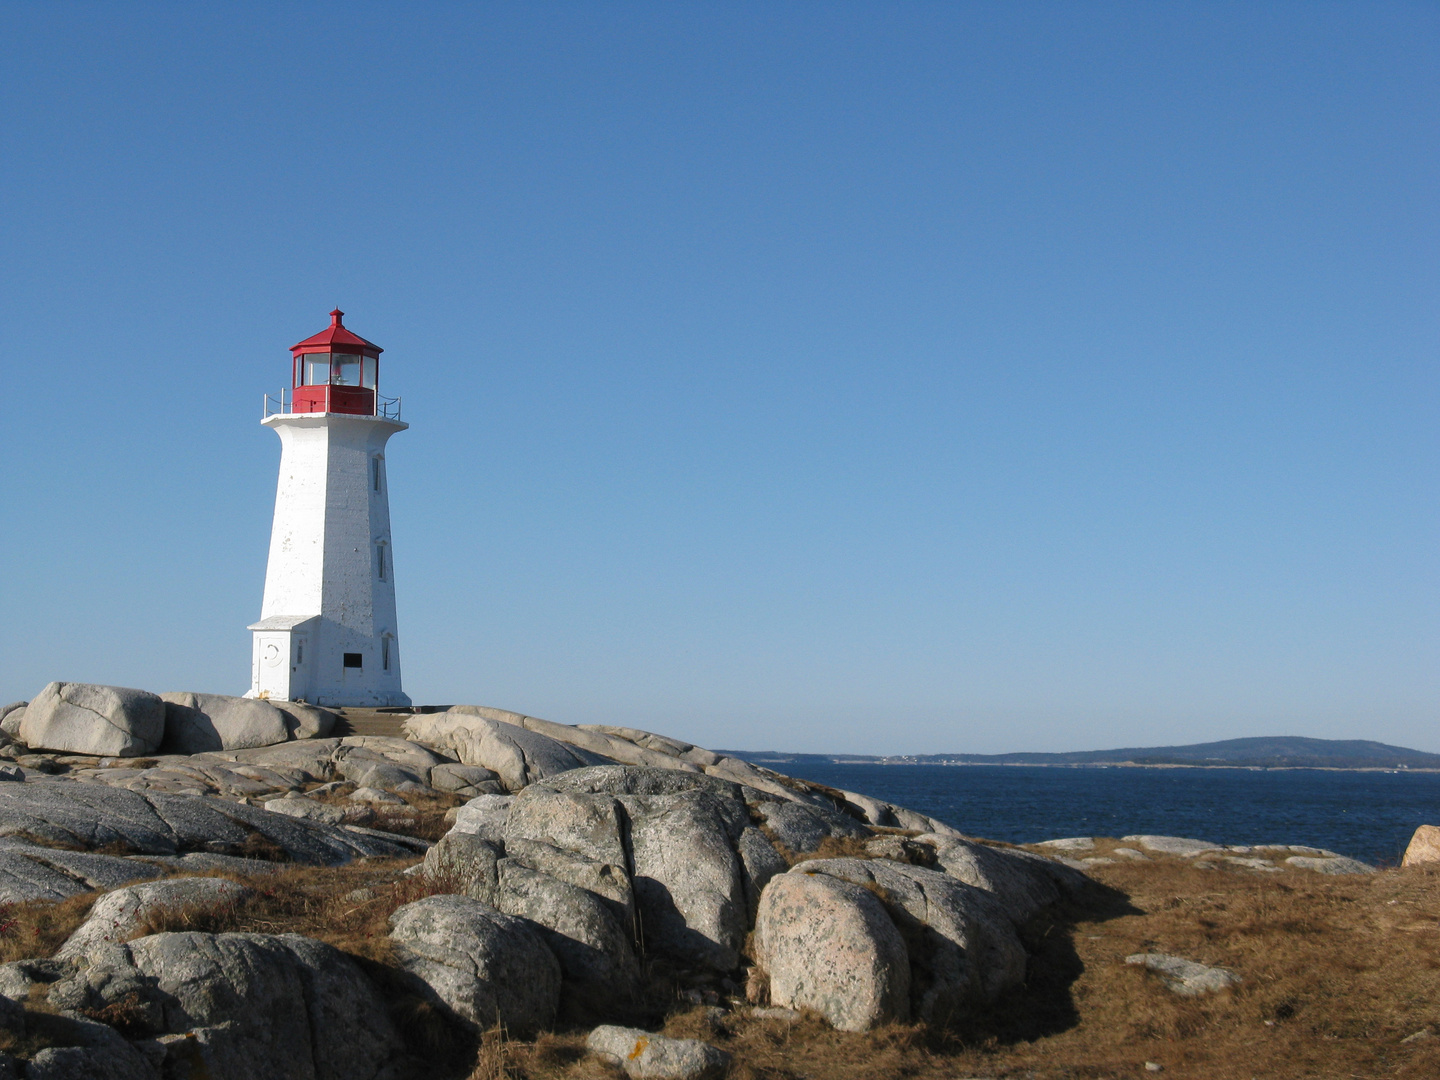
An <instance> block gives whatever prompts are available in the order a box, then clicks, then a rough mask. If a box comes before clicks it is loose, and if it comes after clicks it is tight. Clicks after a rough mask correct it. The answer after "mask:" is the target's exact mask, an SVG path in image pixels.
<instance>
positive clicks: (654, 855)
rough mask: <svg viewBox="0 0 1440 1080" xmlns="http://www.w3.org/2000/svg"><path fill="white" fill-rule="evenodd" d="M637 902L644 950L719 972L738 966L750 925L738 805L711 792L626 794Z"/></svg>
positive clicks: (741, 806) (743, 824) (741, 808)
mask: <svg viewBox="0 0 1440 1080" xmlns="http://www.w3.org/2000/svg"><path fill="white" fill-rule="evenodd" d="M623 804H624V806H625V810H626V813H627V814H628V815H629V818H630V837H629V839H630V851H631V859H632V865H633V867H634V878H633V884H634V888H635V899H636V902H637V904H638V905H639V908H640V919H641V924H642V927H643V931H644V936H645V942H646V945H647V947H651V948H656V949H659V950H661V951H662V952H667V953H670V954H671V955H673V956H677V957H680V958H681V959H683V960H686V961H689V962H692V963H698V964H704V965H707V966H709V967H712V968H715V969H716V970H718V971H730V970H733V969H734V968H735V967H737V966H739V963H740V950H741V948H742V947H743V946H744V944H745V934H746V932H747V930H748V929H749V904H748V902H747V896H746V889H745V873H744V862H743V860H742V859H741V858H740V855H739V853H738V852H737V851H736V844H737V842H738V841H739V839H740V834H741V833H742V832H743V831H744V830H745V828H746V826H747V824H748V821H747V819H746V818H745V817H744V816H743V814H744V809H745V808H744V804H743V803H741V804H739V805H738V806H737V804H735V803H733V802H727V801H724V800H721V799H717V798H715V797H714V796H713V795H711V794H710V793H709V792H704V791H698V790H697V791H691V792H686V793H683V794H678V795H648V796H647V795H630V796H625V797H624V799H623Z"/></svg>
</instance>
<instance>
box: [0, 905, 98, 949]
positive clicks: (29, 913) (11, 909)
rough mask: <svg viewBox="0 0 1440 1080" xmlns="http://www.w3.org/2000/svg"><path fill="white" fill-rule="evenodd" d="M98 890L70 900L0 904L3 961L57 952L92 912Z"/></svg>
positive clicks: (0, 942)
mask: <svg viewBox="0 0 1440 1080" xmlns="http://www.w3.org/2000/svg"><path fill="white" fill-rule="evenodd" d="M98 897H99V894H98V893H81V894H80V895H79V896H72V897H70V898H69V899H68V900H58V901H55V902H53V903H52V902H36V903H29V904H0V964H8V963H9V962H10V961H12V960H26V959H29V958H30V957H47V956H53V955H54V954H55V950H56V949H58V948H60V946H61V945H63V944H65V939H66V938H68V937H69V936H70V935H71V934H73V933H74V932H75V930H76V928H77V927H79V925H80V924H81V923H83V922H84V921H85V916H87V915H89V914H90V908H91V907H92V906H93V905H94V903H95V901H96V899H97V898H98Z"/></svg>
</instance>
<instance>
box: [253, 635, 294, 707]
mask: <svg viewBox="0 0 1440 1080" xmlns="http://www.w3.org/2000/svg"><path fill="white" fill-rule="evenodd" d="M255 651H256V657H255V660H256V666H257V669H258V670H257V672H256V674H257V676H258V677H257V679H256V680H255V682H256V687H255V688H256V689H257V690H258V691H259V694H258V695H257V696H259V697H269V698H277V699H279V700H281V701H288V700H289V698H290V635H289V634H286V633H278V634H276V633H270V634H256V635H255Z"/></svg>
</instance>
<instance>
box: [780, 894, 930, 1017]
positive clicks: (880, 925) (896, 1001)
mask: <svg viewBox="0 0 1440 1080" xmlns="http://www.w3.org/2000/svg"><path fill="white" fill-rule="evenodd" d="M755 943H756V948H757V951H758V955H759V958H760V963H761V966H762V967H763V968H764V969H765V971H766V972H767V974H768V975H769V978H770V1000H771V1001H773V1002H774V1003H775V1004H776V1005H783V1006H789V1007H791V1008H796V1009H814V1010H815V1011H816V1012H818V1013H820V1015H822V1016H824V1017H825V1019H826V1020H827V1021H829V1022H830V1023H831V1024H832V1025H833V1026H835V1027H837V1028H839V1029H840V1030H841V1031H865V1030H868V1029H869V1028H871V1027H874V1026H875V1025H876V1024H881V1023H884V1022H886V1021H888V1020H907V1019H909V1016H910V961H909V956H908V955H907V953H906V949H905V942H904V939H903V938H901V936H900V932H899V931H898V930H897V929H896V928H895V924H894V923H893V922H891V920H890V916H889V915H888V914H887V913H886V911H885V906H884V905H883V904H882V903H881V902H880V899H879V898H878V897H877V896H876V895H875V894H874V893H873V892H870V891H869V890H868V889H866V888H864V887H863V886H860V885H856V884H854V883H852V882H849V881H841V880H839V879H838V878H833V877H829V876H827V875H824V874H804V873H800V874H781V875H779V876H778V877H776V878H774V879H773V880H771V882H770V884H769V885H767V886H766V887H765V892H764V894H763V895H762V896H761V897H760V910H759V914H758V916H757V918H756V921H755Z"/></svg>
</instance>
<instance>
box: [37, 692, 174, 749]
mask: <svg viewBox="0 0 1440 1080" xmlns="http://www.w3.org/2000/svg"><path fill="white" fill-rule="evenodd" d="M19 737H20V741H21V742H23V743H24V744H25V745H26V746H28V747H30V748H31V749H35V750H60V751H64V752H66V753H71V754H94V755H96V756H106V757H142V756H144V755H145V754H151V753H154V752H155V750H156V749H157V748H158V747H159V746H160V742H161V740H162V739H163V738H164V737H165V702H163V701H162V700H161V699H160V698H159V697H158V696H157V695H155V694H151V693H149V692H147V691H145V690H131V689H129V688H127V687H123V686H97V685H95V684H93V683H63V682H52V683H51V684H50V685H48V686H47V687H45V689H44V690H41V691H40V693H39V694H38V695H37V696H36V698H35V700H34V701H32V702H31V703H30V704H29V705H28V706H26V708H25V719H24V720H22V721H21V723H20V731H19Z"/></svg>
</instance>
